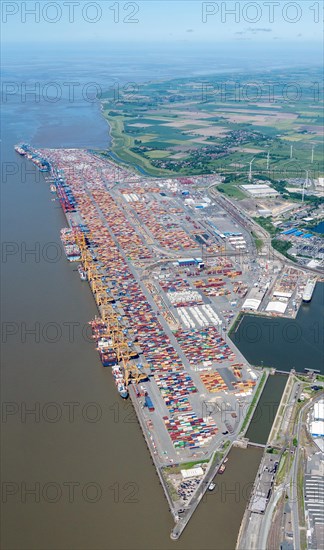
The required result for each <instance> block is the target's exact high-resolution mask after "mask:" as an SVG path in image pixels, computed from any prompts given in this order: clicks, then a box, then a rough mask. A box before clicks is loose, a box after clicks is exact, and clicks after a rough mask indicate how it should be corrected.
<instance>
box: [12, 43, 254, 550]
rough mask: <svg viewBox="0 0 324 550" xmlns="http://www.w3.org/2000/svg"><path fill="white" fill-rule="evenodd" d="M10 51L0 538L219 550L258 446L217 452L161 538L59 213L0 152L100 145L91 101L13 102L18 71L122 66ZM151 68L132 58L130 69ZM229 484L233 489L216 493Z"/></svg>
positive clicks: (44, 191)
mask: <svg viewBox="0 0 324 550" xmlns="http://www.w3.org/2000/svg"><path fill="white" fill-rule="evenodd" d="M10 55H11V57H10V56H9V57H8V59H10V63H9V62H8V64H7V65H6V66H5V67H4V76H5V78H6V79H7V80H8V82H12V81H14V80H13V79H14V74H16V72H19V74H20V79H21V81H18V80H17V83H18V86H19V89H18V91H17V93H16V94H15V95H12V96H10V97H8V99H7V100H6V101H5V104H4V107H3V115H2V130H3V131H2V135H3V137H4V136H5V140H4V139H3V141H2V143H1V149H2V159H3V164H2V170H3V178H2V185H1V198H2V200H1V207H2V219H1V224H2V233H1V234H2V241H3V243H2V244H3V246H2V277H1V284H2V287H1V290H2V292H1V294H2V306H1V307H2V309H1V318H2V334H1V337H2V361H1V363H2V367H1V397H2V402H3V409H2V424H1V427H2V430H1V440H2V441H1V443H2V445H1V449H2V451H1V453H2V455H1V459H2V478H3V484H2V502H3V504H2V510H1V513H2V522H1V524H2V534H1V537H2V544H1V546H2V548H5V549H6V550H14V549H17V548H19V550H27V549H28V550H29V549H31V548H32V549H33V550H75V549H78V550H83V549H84V550H97V549H98V550H99V549H100V550H101V549H102V550H118V549H123V550H128V549H129V550H137V549H138V550H155V549H156V550H164V549H172V548H178V549H186V550H190V549H197V548H202V549H204V550H208V549H211V550H218V549H219V550H227V549H228V550H232V549H233V548H234V545H235V541H236V537H237V532H238V529H239V525H240V521H241V518H242V515H243V512H244V508H245V504H246V498H247V495H248V489H249V484H250V483H252V481H253V479H254V476H255V474H256V471H257V468H258V465H259V462H260V458H261V451H260V450H259V449H248V450H238V449H235V450H233V451H232V452H231V454H230V460H229V462H228V466H227V469H226V472H225V473H224V475H223V476H219V477H220V478H221V485H219V486H218V489H217V490H216V491H215V492H214V493H210V494H208V496H207V497H206V499H205V502H203V503H202V504H201V505H200V506H199V508H198V510H197V512H196V513H195V515H194V517H193V519H192V520H191V522H190V524H189V526H188V528H187V529H186V530H185V532H184V534H183V536H182V537H181V539H180V540H179V541H177V542H172V541H171V540H170V538H169V533H170V531H171V527H172V523H173V522H172V519H171V514H170V513H169V511H168V505H167V501H166V499H165V498H164V495H163V491H162V488H161V486H160V485H159V481H158V477H157V475H156V473H155V470H154V467H153V465H152V462H151V459H150V455H149V453H148V451H147V449H146V445H145V442H144V439H143V437H142V434H141V431H140V429H139V426H138V423H137V421H136V418H135V417H134V415H133V411H132V408H131V405H130V404H129V403H128V404H125V403H124V402H123V403H122V402H121V401H120V400H119V399H118V396H117V395H116V391H115V387H114V386H113V383H112V378H111V375H110V373H109V371H108V369H102V368H101V364H100V362H99V360H98V357H97V354H96V352H95V350H94V346H93V343H92V342H91V341H90V338H89V332H88V328H89V327H88V324H87V323H88V321H89V319H91V318H92V317H93V316H94V315H95V314H96V308H95V304H94V301H93V299H92V296H91V293H90V291H89V288H88V286H87V284H84V283H81V281H80V279H79V276H78V273H77V272H76V270H75V266H73V264H69V263H68V262H67V261H66V260H65V258H64V256H63V254H62V248H61V245H60V240H59V230H60V229H61V227H63V226H64V225H66V222H65V218H64V216H63V213H62V211H61V209H60V207H59V206H58V204H57V202H53V201H52V200H51V199H52V196H51V194H50V192H49V189H48V185H47V184H46V183H45V181H44V178H43V176H42V175H41V174H40V173H39V172H37V171H35V170H33V169H32V167H31V165H30V163H27V162H26V161H25V160H24V159H21V158H20V157H18V155H16V153H15V152H14V150H13V146H14V144H15V143H17V142H18V141H20V140H24V141H29V142H30V143H32V144H33V145H37V146H43V147H48V146H51V147H60V146H61V147H62V146H66V147H67V146H70V147H81V146H87V147H106V146H107V143H108V139H107V125H106V123H105V121H103V119H102V118H101V116H100V113H99V110H98V106H97V104H96V103H95V102H85V101H84V98H82V96H80V97H77V99H75V101H74V102H73V103H72V104H71V103H70V102H69V101H68V99H67V96H66V90H65V96H64V94H63V96H64V97H62V99H60V100H59V101H58V102H56V103H52V102H51V101H49V100H48V97H46V98H45V99H44V97H40V101H38V100H37V97H33V96H31V97H30V98H29V99H28V100H27V101H25V102H24V101H23V94H22V93H21V92H22V91H21V82H22V81H24V82H25V83H28V85H34V84H35V82H37V81H38V82H41V84H42V85H44V83H45V84H46V82H47V81H49V80H51V81H55V79H56V80H57V82H59V83H60V85H61V87H63V86H62V83H63V82H64V81H65V80H66V79H67V78H70V80H71V79H72V80H73V79H74V78H75V79H78V81H79V82H80V83H81V84H82V83H83V84H84V83H86V82H88V81H89V80H90V81H91V80H92V78H91V77H93V74H91V73H96V74H100V75H101V78H102V81H103V82H104V83H105V85H107V84H109V83H111V82H114V81H116V78H119V77H120V75H121V74H125V72H126V69H125V67H123V66H122V65H120V64H118V60H116V59H115V58H114V63H115V64H114V63H113V60H112V59H110V64H109V66H107V65H106V64H105V63H104V62H103V61H102V62H101V65H100V63H99V61H98V60H97V61H96V63H94V64H93V65H91V64H90V63H89V59H88V58H86V59H85V60H83V62H81V61H80V59H81V57H79V56H77V55H75V58H72V57H70V58H68V56H67V55H66V56H65V60H64V61H60V60H58V59H59V56H58V58H57V59H56V58H55V59H54V58H52V57H50V58H49V57H48V56H45V55H44V56H43V57H42V55H41V52H37V55H35V56H34V57H33V58H32V59H30V58H29V57H28V56H26V57H24V63H22V62H21V51H19V52H18V53H17V55H16V56H15V55H14V53H13V54H10ZM153 65H154V64H153ZM48 66H50V71H49V70H48ZM134 66H135V65H134ZM180 66H181V63H179V67H180ZM71 67H72V68H71ZM136 67H137V66H136ZM99 69H100V70H99ZM117 69H118V70H117ZM134 70H135V69H134ZM168 70H169V69H168ZM174 70H175V71H176V68H175V69H174ZM118 71H119V72H118ZM152 71H153V73H154V70H153V69H152V67H150V66H149V65H148V64H147V65H145V66H144V65H143V67H142V69H141V70H139V69H138V67H137V75H138V74H140V75H141V78H144V77H145V75H146V76H147V75H148V74H151V73H152ZM71 72H72V73H73V74H72V78H71ZM127 74H128V78H129V74H130V73H129V72H128V73H127ZM165 75H166V76H167V75H168V76H169V74H167V71H166V74H165ZM153 76H154V74H153ZM120 78H121V77H120ZM233 488H234V490H235V495H236V496H230V495H229V494H228V491H229V490H231V489H233Z"/></svg>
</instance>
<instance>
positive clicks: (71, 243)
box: [61, 227, 81, 262]
mask: <svg viewBox="0 0 324 550" xmlns="http://www.w3.org/2000/svg"><path fill="white" fill-rule="evenodd" d="M61 241H62V244H63V248H64V252H65V255H66V257H67V259H68V260H69V262H77V261H78V260H81V251H80V248H79V246H78V245H77V244H76V242H75V235H74V233H73V231H72V229H69V228H67V227H64V228H63V229H61Z"/></svg>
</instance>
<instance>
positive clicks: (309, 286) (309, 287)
mask: <svg viewBox="0 0 324 550" xmlns="http://www.w3.org/2000/svg"><path fill="white" fill-rule="evenodd" d="M315 286H316V279H308V281H307V283H306V286H305V290H304V293H303V302H306V303H308V302H310V301H311V299H312V296H313V292H314V289H315Z"/></svg>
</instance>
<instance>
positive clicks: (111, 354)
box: [97, 338, 118, 367]
mask: <svg viewBox="0 0 324 550" xmlns="http://www.w3.org/2000/svg"><path fill="white" fill-rule="evenodd" d="M111 346H112V341H111V340H110V339H108V338H99V340H98V341H97V350H98V351H99V355H100V359H101V362H102V364H103V366H104V367H113V366H115V365H117V364H118V359H117V354H116V352H115V350H114V349H113V348H112V347H111Z"/></svg>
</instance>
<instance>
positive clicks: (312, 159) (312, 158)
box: [311, 145, 314, 163]
mask: <svg viewBox="0 0 324 550" xmlns="http://www.w3.org/2000/svg"><path fill="white" fill-rule="evenodd" d="M313 162H314V145H313V147H312V157H311V163H313Z"/></svg>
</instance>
